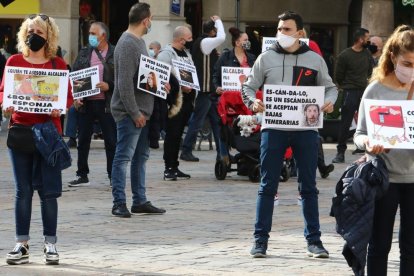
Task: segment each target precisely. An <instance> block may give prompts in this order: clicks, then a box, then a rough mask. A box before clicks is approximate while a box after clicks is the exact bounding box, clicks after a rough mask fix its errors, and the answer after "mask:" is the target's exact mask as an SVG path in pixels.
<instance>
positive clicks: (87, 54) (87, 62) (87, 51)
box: [72, 44, 115, 113]
mask: <svg viewBox="0 0 414 276" xmlns="http://www.w3.org/2000/svg"><path fill="white" fill-rule="evenodd" d="M108 46H109V47H108V52H107V54H106V57H105V60H106V63H107V66H104V73H103V81H104V82H106V83H108V85H109V91H106V92H105V112H106V113H110V112H111V107H110V105H111V98H112V94H113V92H114V70H113V69H114V50H115V46H113V45H111V44H108ZM93 50H94V48H92V47H90V46H88V47H85V48H82V49H81V50H80V51H79V54H78V56H77V57H76V60H75V62H74V63H73V66H72V70H73V71H77V70H81V69H85V68H88V67H90V66H91V56H92V51H93ZM110 71H112V72H110ZM79 111H80V112H82V108H80V110H79Z"/></svg>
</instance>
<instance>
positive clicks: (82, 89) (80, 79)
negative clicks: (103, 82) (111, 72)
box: [69, 66, 101, 99]
mask: <svg viewBox="0 0 414 276" xmlns="http://www.w3.org/2000/svg"><path fill="white" fill-rule="evenodd" d="M69 79H70V82H71V84H72V95H73V98H74V99H81V98H85V97H89V96H93V95H97V94H99V93H101V89H99V88H96V85H97V84H98V83H99V67H98V66H93V67H89V68H85V69H82V70H78V71H74V72H71V73H69Z"/></svg>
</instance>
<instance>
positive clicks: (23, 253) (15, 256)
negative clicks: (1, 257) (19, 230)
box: [6, 242, 29, 265]
mask: <svg viewBox="0 0 414 276" xmlns="http://www.w3.org/2000/svg"><path fill="white" fill-rule="evenodd" d="M6 262H7V263H8V264H10V265H19V264H27V263H28V262H29V245H28V244H23V243H21V242H18V243H16V245H15V247H14V248H13V250H12V251H11V252H9V253H8V254H7V256H6Z"/></svg>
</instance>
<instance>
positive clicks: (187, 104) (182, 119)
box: [164, 94, 194, 169]
mask: <svg viewBox="0 0 414 276" xmlns="http://www.w3.org/2000/svg"><path fill="white" fill-rule="evenodd" d="M193 100H194V97H193V95H191V94H190V95H187V94H184V95H183V105H182V106H181V109H180V111H179V112H178V113H177V115H175V116H174V117H172V118H168V119H167V126H166V130H165V132H166V133H165V140H164V162H165V168H166V169H168V168H178V166H179V164H180V163H179V162H178V153H179V152H180V144H181V137H182V135H183V132H184V128H185V126H186V125H187V123H188V120H189V119H190V116H191V114H192V113H193V109H194V106H193Z"/></svg>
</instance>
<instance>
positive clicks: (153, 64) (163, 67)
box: [137, 55, 171, 99]
mask: <svg viewBox="0 0 414 276" xmlns="http://www.w3.org/2000/svg"><path fill="white" fill-rule="evenodd" d="M170 73H171V66H170V65H169V64H167V63H165V62H161V61H158V60H156V59H153V58H150V57H147V56H144V55H141V59H140V62H139V71H138V87H137V88H139V89H141V90H143V91H145V92H148V93H150V94H153V95H154V96H157V97H160V98H162V99H166V98H167V91H166V90H165V84H166V83H168V81H169V80H170Z"/></svg>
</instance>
